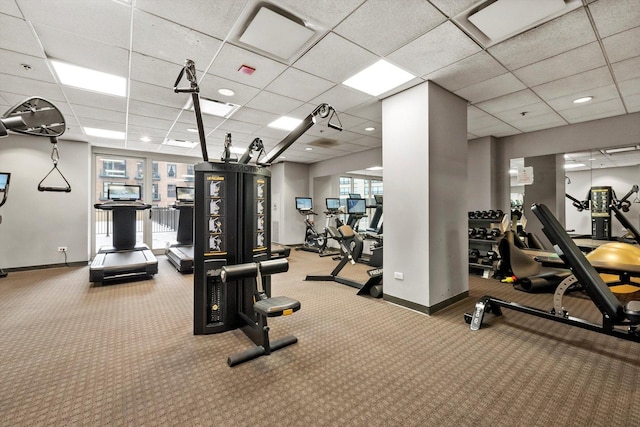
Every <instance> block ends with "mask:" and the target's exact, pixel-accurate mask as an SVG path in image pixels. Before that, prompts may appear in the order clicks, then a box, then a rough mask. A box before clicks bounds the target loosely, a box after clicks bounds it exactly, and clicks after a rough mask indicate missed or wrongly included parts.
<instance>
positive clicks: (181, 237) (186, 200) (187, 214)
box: [166, 187, 195, 273]
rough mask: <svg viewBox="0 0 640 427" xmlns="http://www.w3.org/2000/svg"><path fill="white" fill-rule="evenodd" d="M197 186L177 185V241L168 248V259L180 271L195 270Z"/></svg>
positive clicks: (175, 207)
mask: <svg viewBox="0 0 640 427" xmlns="http://www.w3.org/2000/svg"><path fill="white" fill-rule="evenodd" d="M194 197H195V188H193V187H176V203H175V204H174V205H173V206H172V207H173V208H174V209H177V210H178V212H179V216H178V236H177V242H176V243H174V244H172V245H171V246H169V248H167V252H166V255H167V259H168V260H169V261H171V264H173V265H174V267H175V268H176V269H177V270H178V271H179V272H180V273H191V272H193V206H194V200H195V198H194Z"/></svg>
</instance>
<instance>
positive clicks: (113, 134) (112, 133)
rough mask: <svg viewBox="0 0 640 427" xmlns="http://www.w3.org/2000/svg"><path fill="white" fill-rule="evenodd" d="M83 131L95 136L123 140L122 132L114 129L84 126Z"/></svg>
mask: <svg viewBox="0 0 640 427" xmlns="http://www.w3.org/2000/svg"><path fill="white" fill-rule="evenodd" d="M84 132H85V133H86V134H87V135H89V136H95V137H98V138H107V139H120V140H122V141H124V132H118V131H116V130H106V129H98V128H84Z"/></svg>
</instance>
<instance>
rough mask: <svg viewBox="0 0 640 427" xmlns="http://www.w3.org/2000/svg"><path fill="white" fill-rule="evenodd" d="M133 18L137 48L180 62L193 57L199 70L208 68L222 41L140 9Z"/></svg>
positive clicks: (152, 54) (134, 41) (140, 50)
mask: <svg viewBox="0 0 640 427" xmlns="http://www.w3.org/2000/svg"><path fill="white" fill-rule="evenodd" d="M133 18H134V19H133V50H134V51H135V52H139V53H142V54H144V55H150V56H153V57H155V58H160V59H164V60H165V61H169V62H173V63H175V64H180V65H183V64H184V61H185V59H191V60H192V61H194V62H195V64H196V67H197V69H204V68H205V66H208V64H209V62H211V60H212V59H213V57H214V55H215V53H216V52H217V51H218V49H219V47H220V45H221V44H222V42H221V41H220V40H218V39H216V38H213V37H211V36H207V35H205V34H202V33H199V32H197V31H194V30H192V29H190V28H187V27H183V26H181V25H178V24H176V23H173V22H170V21H167V20H165V19H162V18H159V17H157V16H154V15H150V14H148V13H146V12H142V11H140V10H135V11H134V15H133ZM178 71H179V70H178ZM177 76H178V72H176V77H177ZM172 83H173V82H171V83H170V84H172Z"/></svg>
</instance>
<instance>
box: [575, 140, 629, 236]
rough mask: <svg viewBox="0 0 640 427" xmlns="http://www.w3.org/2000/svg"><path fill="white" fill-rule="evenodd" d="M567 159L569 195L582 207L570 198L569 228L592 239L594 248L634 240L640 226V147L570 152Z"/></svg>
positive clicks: (576, 233) (577, 234)
mask: <svg viewBox="0 0 640 427" xmlns="http://www.w3.org/2000/svg"><path fill="white" fill-rule="evenodd" d="M565 159H566V165H565V168H566V175H567V182H566V193H567V195H570V196H572V197H573V198H574V199H577V200H579V201H580V202H581V203H582V207H583V209H582V210H580V209H579V207H580V205H578V204H576V201H575V200H573V201H572V200H570V199H569V198H567V204H566V228H567V229H569V230H574V233H575V236H576V237H582V238H585V239H588V240H591V241H592V244H591V246H592V247H594V246H595V245H599V244H601V242H602V241H608V240H623V241H626V240H629V238H633V236H632V235H631V233H632V231H633V229H634V228H636V229H637V228H638V226H639V225H640V199H639V198H638V184H639V183H640V173H639V172H640V169H639V165H640V150H638V147H637V146H629V147H617V148H608V149H602V150H592V151H585V152H578V153H568V154H566V155H565ZM612 206H613V209H612ZM616 211H618V212H616ZM618 213H619V214H618ZM617 214H618V215H617ZM627 221H628V222H627ZM623 224H625V225H626V226H625V225H623ZM633 241H635V239H633ZM579 246H580V245H579Z"/></svg>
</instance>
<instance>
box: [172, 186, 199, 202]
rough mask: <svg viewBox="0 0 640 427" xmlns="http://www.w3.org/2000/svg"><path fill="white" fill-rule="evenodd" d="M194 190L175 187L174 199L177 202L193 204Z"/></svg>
mask: <svg viewBox="0 0 640 427" xmlns="http://www.w3.org/2000/svg"><path fill="white" fill-rule="evenodd" d="M195 195H196V189H195V188H193V187H176V199H177V200H178V201H179V202H193V201H194V200H195Z"/></svg>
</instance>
